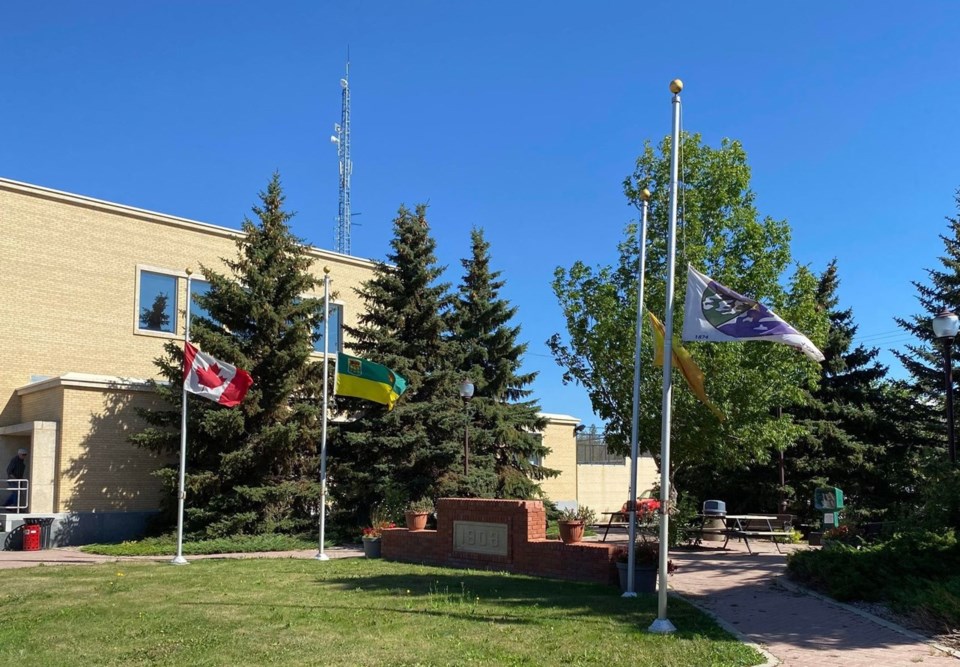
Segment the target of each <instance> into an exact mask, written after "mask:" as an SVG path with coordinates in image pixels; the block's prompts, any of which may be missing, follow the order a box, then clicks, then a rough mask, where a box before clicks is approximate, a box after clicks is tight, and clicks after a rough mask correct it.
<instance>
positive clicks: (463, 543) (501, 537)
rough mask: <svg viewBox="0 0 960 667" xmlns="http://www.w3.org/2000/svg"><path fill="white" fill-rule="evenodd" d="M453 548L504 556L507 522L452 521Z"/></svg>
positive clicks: (505, 551) (505, 553)
mask: <svg viewBox="0 0 960 667" xmlns="http://www.w3.org/2000/svg"><path fill="white" fill-rule="evenodd" d="M453 550H454V551H467V552H469V553H475V554H490V555H493V556H506V555H507V524H505V523H481V522H479V521H454V522H453Z"/></svg>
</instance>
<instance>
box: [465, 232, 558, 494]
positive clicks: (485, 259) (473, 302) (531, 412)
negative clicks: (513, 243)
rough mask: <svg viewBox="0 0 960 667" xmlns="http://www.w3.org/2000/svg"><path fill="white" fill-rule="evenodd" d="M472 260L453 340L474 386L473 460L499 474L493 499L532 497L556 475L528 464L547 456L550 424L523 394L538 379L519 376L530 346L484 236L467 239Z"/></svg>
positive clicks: (474, 234)
mask: <svg viewBox="0 0 960 667" xmlns="http://www.w3.org/2000/svg"><path fill="white" fill-rule="evenodd" d="M470 241H471V251H472V256H471V258H470V259H465V260H461V263H462V264H463V268H464V270H465V273H464V276H463V282H462V283H461V285H460V293H459V298H458V299H457V301H456V304H455V309H454V322H455V327H456V335H455V339H456V340H457V342H459V344H460V346H461V350H462V353H463V361H462V363H461V365H460V370H461V371H462V373H463V375H464V376H467V377H469V378H470V379H471V380H472V381H473V382H474V384H475V386H476V392H475V394H474V397H473V399H472V400H471V405H470V408H471V413H472V417H471V420H470V429H471V433H472V434H473V437H472V447H471V450H472V451H471V453H470V456H471V462H472V461H474V459H478V460H484V459H489V460H484V468H485V469H489V467H490V465H491V464H492V467H493V470H494V472H495V474H496V491H495V493H496V495H497V497H501V498H502V497H506V498H531V497H533V496H535V495H537V494H538V493H539V485H538V484H537V483H536V481H535V480H540V479H544V478H546V477H553V476H556V475H557V474H558V473H557V471H555V470H550V469H548V468H544V467H542V466H541V465H537V464H535V463H531V461H534V462H539V461H541V460H542V458H543V457H544V456H545V455H546V454H547V453H548V449H547V448H546V447H545V446H544V445H543V442H542V438H541V437H540V435H538V434H537V433H536V431H542V429H543V428H544V427H545V426H546V420H544V419H543V418H541V417H540V416H539V409H540V408H539V405H538V403H537V401H535V400H526V399H528V397H529V396H530V393H531V392H530V390H529V389H526V387H528V386H529V385H530V384H531V383H532V382H533V380H534V379H535V378H536V373H521V372H520V367H521V365H522V363H523V353H524V352H525V351H526V348H527V346H526V344H525V343H523V344H520V343H517V337H518V336H519V335H520V327H519V326H510V321H511V320H512V319H513V317H514V316H515V315H516V312H517V309H516V308H515V307H511V306H510V304H509V303H508V302H507V301H504V300H503V299H501V298H500V296H499V294H500V290H501V289H502V288H503V285H504V283H503V281H502V280H500V279H499V278H500V272H499V271H493V272H492V271H491V270H490V244H489V243H487V242H486V241H485V240H484V237H483V232H482V231H481V230H479V229H473V230H472V231H471V234H470Z"/></svg>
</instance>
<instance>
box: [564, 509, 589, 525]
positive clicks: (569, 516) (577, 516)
mask: <svg viewBox="0 0 960 667" xmlns="http://www.w3.org/2000/svg"><path fill="white" fill-rule="evenodd" d="M559 520H560V521H583V522H584V523H586V524H591V523H596V522H597V513H596V512H594V511H593V510H592V509H590V508H589V507H587V506H586V505H580V506H579V507H577V508H576V509H572V508H568V509H565V510H562V511H561V512H560V519H559Z"/></svg>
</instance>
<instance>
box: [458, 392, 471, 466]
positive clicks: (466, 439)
mask: <svg viewBox="0 0 960 667" xmlns="http://www.w3.org/2000/svg"><path fill="white" fill-rule="evenodd" d="M460 398H462V399H463V411H464V422H463V476H464V477H466V476H467V469H468V468H469V466H470V399H471V398H473V383H472V382H470V378H467V379H466V380H464V381H463V382H462V383H461V384H460Z"/></svg>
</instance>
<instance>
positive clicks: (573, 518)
mask: <svg viewBox="0 0 960 667" xmlns="http://www.w3.org/2000/svg"><path fill="white" fill-rule="evenodd" d="M596 521H597V515H596V513H595V512H594V511H593V510H592V509H590V508H589V507H587V506H586V505H580V506H579V507H578V508H577V509H565V510H563V511H561V512H560V518H559V519H558V520H557V527H558V528H559V529H560V539H561V540H563V543H564V544H573V543H575V542H579V541H580V540H582V539H583V528H584V526H585V525H586V524H588V523H596Z"/></svg>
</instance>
